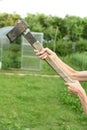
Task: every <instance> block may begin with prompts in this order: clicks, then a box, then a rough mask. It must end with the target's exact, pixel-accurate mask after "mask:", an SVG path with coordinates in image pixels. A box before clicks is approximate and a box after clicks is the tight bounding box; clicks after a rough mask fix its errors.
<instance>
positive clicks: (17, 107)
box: [0, 56, 87, 130]
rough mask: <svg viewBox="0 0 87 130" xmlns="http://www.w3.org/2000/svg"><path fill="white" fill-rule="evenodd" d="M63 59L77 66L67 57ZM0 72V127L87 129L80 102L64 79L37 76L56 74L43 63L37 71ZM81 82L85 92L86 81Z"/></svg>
mask: <svg viewBox="0 0 87 130" xmlns="http://www.w3.org/2000/svg"><path fill="white" fill-rule="evenodd" d="M70 57H71V56H70ZM64 60H65V61H66V62H67V63H69V64H70V65H71V66H73V67H75V68H77V69H79V66H74V62H73V64H72V62H69V61H70V59H69V57H66V58H64ZM0 73H1V74H0V130H87V116H86V115H85V114H84V112H83V109H82V106H81V104H80V101H79V99H78V98H77V97H76V96H75V95H73V94H70V93H69V92H68V90H67V87H66V86H65V85H64V81H63V80H62V79H61V78H59V77H42V76H40V74H42V75H46V74H48V75H49V76H50V75H51V76H52V75H55V74H56V72H54V70H53V69H52V68H51V67H50V66H49V65H48V64H47V63H46V62H44V61H43V69H42V70H41V71H26V70H25V71H24V70H16V69H15V70H14V69H9V70H7V71H6V70H1V71H0ZM4 73H14V75H5V74H4ZM19 73H23V74H27V75H26V76H18V74H19ZM30 74H32V75H30ZM34 74H39V76H34ZM82 85H83V87H84V89H85V90H86V91H87V88H86V86H87V83H82Z"/></svg>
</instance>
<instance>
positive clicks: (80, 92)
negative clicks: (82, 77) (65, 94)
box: [66, 81, 87, 115]
mask: <svg viewBox="0 0 87 130" xmlns="http://www.w3.org/2000/svg"><path fill="white" fill-rule="evenodd" d="M66 85H67V86H68V89H69V91H70V92H72V93H73V94H76V95H77V96H78V97H79V99H80V102H81V104H82V107H83V110H84V112H85V114H86V115H87V95H86V92H85V90H84V89H83V88H82V86H81V84H80V83H79V82H78V81H75V82H74V83H66Z"/></svg>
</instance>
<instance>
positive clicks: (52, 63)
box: [32, 41, 73, 82]
mask: <svg viewBox="0 0 87 130" xmlns="http://www.w3.org/2000/svg"><path fill="white" fill-rule="evenodd" d="M32 46H33V47H34V48H35V49H37V50H39V51H41V50H42V49H43V46H42V44H41V43H40V42H39V41H37V42H35V43H34V44H32ZM45 61H46V62H47V63H48V64H49V65H50V66H51V67H52V68H53V69H54V70H55V72H56V73H57V74H58V75H59V76H60V77H61V78H63V79H64V81H66V82H73V80H72V79H71V78H70V77H69V76H68V75H67V74H66V73H65V72H64V71H63V70H62V69H61V68H60V66H58V64H57V63H56V62H55V61H54V60H53V59H52V58H51V57H50V55H48V56H47V57H46V59H45Z"/></svg>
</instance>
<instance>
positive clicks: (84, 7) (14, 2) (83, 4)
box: [0, 0, 87, 18]
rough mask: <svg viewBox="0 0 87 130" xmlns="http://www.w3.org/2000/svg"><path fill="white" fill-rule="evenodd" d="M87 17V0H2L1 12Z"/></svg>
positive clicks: (0, 2) (22, 14)
mask: <svg viewBox="0 0 87 130" xmlns="http://www.w3.org/2000/svg"><path fill="white" fill-rule="evenodd" d="M4 12H6V13H17V14H19V15H21V16H22V17H25V16H26V15H27V14H28V13H30V14H37V13H39V14H41V13H43V14H45V15H52V16H58V17H62V18H64V17H65V16H66V15H74V16H80V17H82V18H83V17H87V0H0V13H4Z"/></svg>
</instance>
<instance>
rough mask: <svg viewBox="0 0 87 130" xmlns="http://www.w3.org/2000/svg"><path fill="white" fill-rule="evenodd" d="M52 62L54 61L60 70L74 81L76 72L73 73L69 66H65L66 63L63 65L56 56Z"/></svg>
mask: <svg viewBox="0 0 87 130" xmlns="http://www.w3.org/2000/svg"><path fill="white" fill-rule="evenodd" d="M54 60H55V61H56V63H57V64H58V65H59V66H60V67H61V69H63V71H64V72H65V73H66V74H67V75H68V76H69V77H70V78H72V79H76V78H75V76H74V75H75V74H76V73H77V71H75V70H74V69H73V68H71V67H70V66H69V65H67V64H66V63H64V62H63V61H62V60H61V59H60V58H59V57H57V55H55V57H54Z"/></svg>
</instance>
